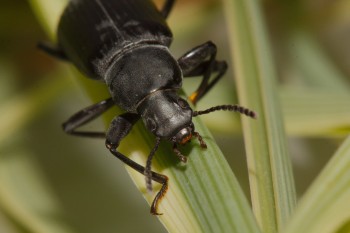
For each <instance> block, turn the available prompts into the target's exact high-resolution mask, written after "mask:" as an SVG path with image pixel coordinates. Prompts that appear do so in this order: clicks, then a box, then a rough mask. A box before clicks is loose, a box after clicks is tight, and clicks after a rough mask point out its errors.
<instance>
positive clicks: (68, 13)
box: [58, 0, 172, 80]
mask: <svg viewBox="0 0 350 233" xmlns="http://www.w3.org/2000/svg"><path fill="white" fill-rule="evenodd" d="M171 40H172V34H171V31H170V29H169V28H168V26H167V24H166V22H165V20H164V18H163V17H162V15H161V14H160V12H159V11H158V10H157V9H156V7H155V6H154V4H153V3H152V1H150V0H71V1H70V3H69V4H68V6H67V8H66V10H65V12H64V13H63V15H62V17H61V20H60V23H59V27H58V42H59V45H60V46H61V47H62V49H63V50H64V52H65V53H66V55H67V57H68V58H69V59H70V60H71V61H72V62H73V63H74V64H75V65H76V66H77V67H78V68H79V69H80V70H81V71H82V72H83V73H85V74H86V75H88V76H89V77H90V78H93V79H99V80H103V78H104V75H105V72H106V70H107V69H108V67H109V65H110V64H111V63H112V62H113V59H114V58H115V57H116V56H118V54H119V53H121V52H123V51H122V49H125V48H132V47H133V46H134V45H137V44H140V43H141V44H142V43H145V44H148V43H150V44H161V45H165V46H169V45H170V43H171Z"/></svg>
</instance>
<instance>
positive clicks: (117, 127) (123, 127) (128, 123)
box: [106, 113, 168, 215]
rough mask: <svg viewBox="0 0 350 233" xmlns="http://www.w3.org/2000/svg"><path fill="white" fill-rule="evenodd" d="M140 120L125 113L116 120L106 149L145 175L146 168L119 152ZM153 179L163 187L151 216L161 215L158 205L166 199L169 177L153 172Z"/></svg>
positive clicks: (112, 125)
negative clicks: (121, 144)
mask: <svg viewBox="0 0 350 233" xmlns="http://www.w3.org/2000/svg"><path fill="white" fill-rule="evenodd" d="M139 118H140V116H139V115H138V114H134V113H124V114H122V115H120V116H118V117H116V118H114V119H113V121H112V122H111V124H110V127H109V129H108V131H107V135H106V147H107V148H108V149H109V151H110V152H111V153H112V154H113V155H114V156H115V157H117V158H118V159H119V160H121V161H122V162H123V163H125V164H126V165H128V166H130V167H131V168H133V169H134V170H136V171H138V172H139V173H141V174H142V175H144V173H145V167H144V166H142V165H140V164H138V163H136V162H135V161H133V160H131V159H129V158H128V157H126V156H125V155H123V154H122V153H120V152H118V151H117V148H118V146H119V144H120V142H121V140H122V139H123V138H124V137H126V135H128V133H129V132H130V130H131V129H132V127H133V125H134V124H135V123H136V122H137V120H138V119H139ZM151 179H152V180H153V181H155V182H158V183H160V184H161V185H162V187H161V189H160V191H159V192H158V193H157V194H156V196H155V198H154V200H153V202H152V204H151V210H150V212H151V214H153V215H161V214H159V213H158V211H157V209H158V205H159V202H160V201H161V199H162V198H163V197H164V195H165V193H166V192H167V190H168V177H167V176H165V175H162V174H159V173H156V172H153V171H151Z"/></svg>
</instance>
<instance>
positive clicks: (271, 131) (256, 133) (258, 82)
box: [224, 0, 296, 232]
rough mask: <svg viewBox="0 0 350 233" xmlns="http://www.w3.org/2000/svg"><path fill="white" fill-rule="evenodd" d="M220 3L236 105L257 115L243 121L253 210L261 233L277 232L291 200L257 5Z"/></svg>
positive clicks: (233, 0)
mask: <svg viewBox="0 0 350 233" xmlns="http://www.w3.org/2000/svg"><path fill="white" fill-rule="evenodd" d="M224 3H225V4H226V7H225V9H226V17H227V19H228V26H229V32H230V37H231V41H233V47H232V54H233V58H234V67H235V74H236V80H237V86H238V96H239V100H240V103H241V104H242V105H244V106H247V107H249V108H252V109H254V110H256V111H257V112H258V115H259V118H258V120H257V121H254V122H252V121H249V120H248V119H243V128H244V138H245V143H246V151H247V156H248V167H249V168H248V169H249V176H250V187H251V196H252V203H253V210H254V213H255V215H256V218H257V220H258V222H259V224H260V226H261V228H262V230H263V232H277V231H278V230H279V229H281V228H282V227H283V226H284V224H285V223H286V221H287V219H288V217H289V216H290V214H291V212H292V211H293V208H294V205H295V202H296V195H295V187H294V180H293V174H292V169H291V163H290V159H289V155H288V152H287V148H286V139H285V133H284V128H283V120H282V115H281V110H280V107H279V103H278V101H277V99H278V98H277V96H278V95H277V94H276V88H275V80H276V74H275V71H274V64H273V61H272V57H271V50H270V47H269V42H268V40H267V33H266V30H265V26H264V23H263V22H264V20H263V17H262V16H261V11H260V9H259V3H260V2H259V1H253V0H226V1H224Z"/></svg>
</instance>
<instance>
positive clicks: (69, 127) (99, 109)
mask: <svg viewBox="0 0 350 233" xmlns="http://www.w3.org/2000/svg"><path fill="white" fill-rule="evenodd" d="M113 104H114V103H113V100H112V98H109V99H106V100H103V101H101V102H98V103H96V104H94V105H91V106H89V107H87V108H84V109H82V110H80V111H79V112H77V113H75V114H74V115H73V116H71V117H70V118H69V119H68V120H67V121H66V122H64V123H63V124H62V128H63V130H64V131H65V132H66V133H68V134H72V135H76V136H83V137H93V138H105V137H106V136H105V133H103V132H86V131H76V128H78V127H80V126H82V125H84V124H86V123H88V122H90V121H92V120H94V119H95V118H96V117H98V116H100V115H101V114H102V113H104V112H105V111H107V110H108V109H109V108H111V107H112V106H113Z"/></svg>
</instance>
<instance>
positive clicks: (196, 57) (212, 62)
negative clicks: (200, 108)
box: [178, 41, 227, 104]
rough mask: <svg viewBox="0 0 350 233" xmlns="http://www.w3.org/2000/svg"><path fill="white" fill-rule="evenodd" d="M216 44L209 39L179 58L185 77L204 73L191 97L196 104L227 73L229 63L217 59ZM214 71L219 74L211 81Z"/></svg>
mask: <svg viewBox="0 0 350 233" xmlns="http://www.w3.org/2000/svg"><path fill="white" fill-rule="evenodd" d="M216 51H217V49H216V45H215V44H214V43H212V42H211V41H208V42H206V43H204V44H202V45H199V46H197V47H195V48H193V49H192V50H190V51H189V52H187V53H186V54H184V55H183V56H182V57H180V58H179V59H178V64H179V66H180V67H181V70H182V72H183V76H184V77H193V76H200V75H203V79H202V82H201V83H200V85H199V87H198V88H197V90H196V91H195V92H193V93H192V94H191V96H190V97H189V99H190V101H191V102H192V103H193V104H196V103H197V102H198V101H199V100H200V99H201V98H202V97H203V96H204V95H205V94H206V93H207V92H208V91H209V90H210V89H211V88H212V87H213V86H214V85H215V84H216V83H217V82H218V81H219V79H220V78H221V77H222V76H223V75H224V74H225V72H226V70H227V64H226V62H225V61H217V60H216ZM212 72H217V75H216V76H215V77H214V78H213V80H212V81H211V82H209V79H210V76H211V74H212Z"/></svg>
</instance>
